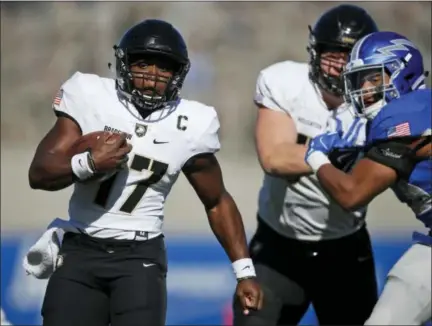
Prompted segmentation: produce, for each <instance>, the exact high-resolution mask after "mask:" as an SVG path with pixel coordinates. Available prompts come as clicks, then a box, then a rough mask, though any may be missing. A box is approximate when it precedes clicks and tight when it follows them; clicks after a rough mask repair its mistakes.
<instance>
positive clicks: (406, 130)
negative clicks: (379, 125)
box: [387, 122, 411, 137]
mask: <svg viewBox="0 0 432 326" xmlns="http://www.w3.org/2000/svg"><path fill="white" fill-rule="evenodd" d="M410 135H411V130H410V126H409V123H408V122H404V123H401V124H400V125H397V126H395V127H391V128H390V129H389V130H388V131H387V137H403V136H410Z"/></svg>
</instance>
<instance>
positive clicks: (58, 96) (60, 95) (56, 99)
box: [53, 89, 63, 105]
mask: <svg viewBox="0 0 432 326" xmlns="http://www.w3.org/2000/svg"><path fill="white" fill-rule="evenodd" d="M62 98H63V90H62V89H61V90H59V91H58V92H57V94H56V96H55V97H54V101H53V104H54V105H60V103H61V100H62Z"/></svg>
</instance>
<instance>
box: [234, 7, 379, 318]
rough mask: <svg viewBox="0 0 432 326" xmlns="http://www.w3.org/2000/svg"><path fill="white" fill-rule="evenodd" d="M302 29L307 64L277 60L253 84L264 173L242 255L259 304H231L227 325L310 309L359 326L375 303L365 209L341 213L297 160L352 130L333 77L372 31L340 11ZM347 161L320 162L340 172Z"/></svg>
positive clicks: (353, 10) (350, 157)
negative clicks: (252, 273) (329, 134)
mask: <svg viewBox="0 0 432 326" xmlns="http://www.w3.org/2000/svg"><path fill="white" fill-rule="evenodd" d="M309 30H310V37H309V44H308V47H307V50H308V52H309V55H310V60H309V62H296V61H292V60H284V61H281V62H277V63H274V64H272V65H270V66H268V67H265V68H264V69H262V70H261V71H260V73H259V74H258V77H257V82H256V90H255V97H254V102H255V105H256V107H257V109H258V113H257V120H256V125H255V145H256V152H257V156H258V160H259V162H260V165H261V167H262V170H263V171H264V172H265V174H264V180H263V183H262V186H261V189H260V192H259V196H258V198H259V199H258V205H257V206H258V212H257V220H258V223H257V229H256V232H255V234H254V236H253V237H252V240H251V242H250V245H249V248H250V255H251V258H252V260H253V262H254V264H255V266H256V270H257V278H258V281H259V282H260V284H261V286H262V288H263V291H264V295H265V300H264V304H263V307H262V309H261V310H259V311H254V312H252V313H251V314H250V315H248V316H244V315H243V314H242V308H241V305H240V303H239V301H238V300H237V299H236V298H234V300H233V315H234V326H258V325H273V326H275V325H297V324H298V323H299V322H300V321H301V319H302V317H303V316H304V314H305V312H306V311H307V309H308V307H309V305H310V304H312V305H313V307H314V309H315V313H316V316H317V318H318V320H319V323H320V324H325V325H362V324H363V323H364V322H365V321H366V319H367V318H368V317H369V315H370V313H371V312H372V309H373V307H374V305H375V303H376V301H377V298H378V295H377V284H376V277H375V267H374V260H373V253H372V246H371V242H370V237H369V234H368V230H367V227H366V224H365V216H366V209H365V208H361V209H359V210H358V211H356V212H349V211H346V210H344V209H342V208H341V207H340V206H339V205H338V204H337V203H335V202H334V201H333V200H332V199H331V198H329V196H328V194H327V193H326V192H325V190H324V189H322V188H321V187H319V186H317V185H316V176H315V175H314V174H313V171H312V170H311V168H310V167H309V166H308V165H307V164H306V163H305V160H304V157H305V153H306V150H307V146H305V144H307V142H308V141H309V140H310V139H311V138H312V137H315V136H316V135H318V134H320V133H322V132H323V131H324V130H328V129H330V130H329V131H336V130H335V129H334V130H333V129H332V128H335V125H337V123H338V122H340V123H341V124H343V125H344V126H349V125H350V124H351V123H352V122H354V116H353V114H352V113H351V111H350V110H349V105H347V103H344V97H343V82H342V78H341V72H342V70H343V67H344V65H345V63H346V61H347V59H348V56H349V52H350V51H351V49H352V48H353V46H354V44H355V42H356V41H357V40H358V39H360V38H361V37H363V36H365V35H367V34H369V33H371V32H375V31H376V30H377V27H376V24H375V22H374V21H373V19H372V18H371V16H370V15H369V14H368V13H367V12H366V11H365V10H364V9H362V8H359V7H357V6H354V5H348V4H347V5H345V4H343V5H338V6H336V7H333V8H331V9H329V10H328V11H326V12H325V13H323V14H322V15H321V17H319V19H318V20H317V22H316V24H315V25H314V27H313V28H312V27H309ZM319 130H321V132H320V131H319ZM344 131H347V128H346V129H344ZM356 158H357V153H356V152H355V151H353V152H348V151H346V152H344V153H339V152H338V153H332V154H331V156H330V159H332V160H337V162H339V164H338V166H340V167H342V168H345V169H349V168H350V166H352V164H354V163H355V159H356ZM353 280H354V281H353ZM357 300H358V301H359V302H361V304H359V305H357V304H355V303H353V302H355V301H357Z"/></svg>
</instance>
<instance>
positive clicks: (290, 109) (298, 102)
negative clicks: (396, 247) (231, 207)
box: [255, 61, 365, 241]
mask: <svg viewBox="0 0 432 326" xmlns="http://www.w3.org/2000/svg"><path fill="white" fill-rule="evenodd" d="M255 102H256V103H257V104H261V105H263V106H265V107H267V108H269V109H270V110H275V111H279V112H284V113H286V114H288V115H290V117H291V118H292V119H293V121H294V123H295V126H296V128H297V132H298V134H299V135H303V136H304V138H313V137H315V136H317V135H319V134H322V133H323V132H326V131H329V130H335V128H336V123H335V119H339V120H341V121H342V125H343V129H344V131H347V129H348V128H349V126H350V125H351V124H352V123H353V121H354V115H353V114H352V111H351V110H350V108H349V107H348V105H346V104H343V105H341V106H340V107H339V108H338V109H337V110H334V111H329V110H328V109H327V107H326V105H325V103H324V102H323V100H322V96H321V94H320V92H319V90H318V89H317V88H316V87H315V85H314V84H313V83H311V82H310V80H309V78H308V65H307V64H305V63H296V62H292V61H284V62H281V63H277V64H274V65H272V66H270V67H268V68H266V69H264V70H262V71H261V72H260V74H259V77H258V80H257V85H256V94H255ZM364 134H365V133H364V130H363V132H361V133H360V136H359V140H358V142H359V143H360V144H362V143H363V142H364ZM258 214H259V215H260V217H261V218H262V219H263V220H264V221H265V222H266V223H267V224H268V225H269V226H270V227H272V228H273V229H274V230H275V231H276V232H278V233H280V234H282V235H284V236H286V237H289V238H296V239H301V240H310V241H316V240H320V239H332V238H333V239H334V238H339V237H342V236H345V235H348V234H351V233H353V232H355V231H356V230H358V229H359V228H360V227H361V226H362V225H363V224H364V216H365V209H360V210H358V211H355V212H348V211H345V210H344V209H343V208H341V207H340V206H339V205H338V204H337V203H336V202H334V201H333V200H332V199H331V198H330V196H329V195H328V194H327V193H326V192H325V191H324V190H323V189H322V188H321V185H320V184H319V181H318V179H317V177H316V176H315V175H310V176H303V177H300V178H299V179H296V180H295V181H288V180H287V179H286V178H278V177H274V176H270V175H267V174H265V175H264V181H263V185H262V187H261V190H260V193H259V204H258Z"/></svg>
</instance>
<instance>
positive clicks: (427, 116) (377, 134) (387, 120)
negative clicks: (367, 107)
mask: <svg viewBox="0 0 432 326" xmlns="http://www.w3.org/2000/svg"><path fill="white" fill-rule="evenodd" d="M431 103H432V98H431V90H430V89H423V90H417V91H414V92H412V93H409V94H406V95H404V96H402V97H401V98H399V99H397V100H395V101H392V102H390V103H389V104H387V105H386V106H385V107H383V108H382V110H381V111H380V112H379V114H378V115H377V116H376V117H375V119H374V120H372V121H371V123H370V125H369V126H368V135H367V146H368V147H370V146H372V145H373V144H375V143H378V142H382V141H386V140H392V139H394V138H397V139H400V138H417V137H421V136H425V135H429V134H430V133H431V121H432V116H431Z"/></svg>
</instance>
